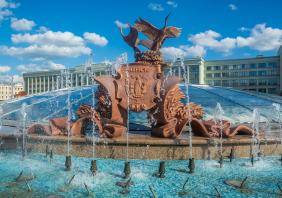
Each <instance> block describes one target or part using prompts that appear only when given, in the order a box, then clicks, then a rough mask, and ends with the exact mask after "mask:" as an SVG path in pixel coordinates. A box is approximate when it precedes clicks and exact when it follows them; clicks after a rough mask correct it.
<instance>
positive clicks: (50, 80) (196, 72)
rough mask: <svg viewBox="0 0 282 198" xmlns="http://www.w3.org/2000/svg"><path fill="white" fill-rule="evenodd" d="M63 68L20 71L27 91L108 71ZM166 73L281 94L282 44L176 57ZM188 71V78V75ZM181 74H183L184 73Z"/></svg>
mask: <svg viewBox="0 0 282 198" xmlns="http://www.w3.org/2000/svg"><path fill="white" fill-rule="evenodd" d="M87 65H90V66H84V65H80V66H78V67H75V68H71V69H69V72H68V74H66V71H67V70H53V71H46V72H30V73H25V74H23V77H24V83H25V85H24V89H25V91H26V92H27V94H35V93H40V92H45V91H51V90H56V89H62V88H65V87H67V82H68V81H67V79H69V83H70V86H72V87H75V86H84V85H91V84H92V76H93V75H92V74H95V75H96V76H98V75H104V74H111V73H112V68H111V65H110V64H87ZM166 73H169V74H172V75H177V76H179V77H185V76H187V77H186V79H189V83H193V84H208V85H211V86H224V87H233V88H236V89H241V90H249V91H257V92H265V93H271V94H281V90H282V47H280V49H279V51H278V53H277V55H276V56H268V57H264V56H257V57H255V58H243V59H229V60H204V59H203V58H193V59H185V60H184V61H183V64H181V61H180V60H177V61H176V62H174V64H173V65H172V66H171V67H170V68H168V69H167V70H166ZM188 73H189V78H188ZM184 75H185V76H184Z"/></svg>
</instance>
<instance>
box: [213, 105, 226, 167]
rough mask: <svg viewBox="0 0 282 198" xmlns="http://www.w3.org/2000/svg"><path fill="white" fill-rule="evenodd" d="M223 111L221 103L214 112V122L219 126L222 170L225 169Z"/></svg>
mask: <svg viewBox="0 0 282 198" xmlns="http://www.w3.org/2000/svg"><path fill="white" fill-rule="evenodd" d="M223 114H224V112H223V109H222V107H221V105H220V103H217V104H216V107H215V111H214V122H215V125H216V126H219V129H218V130H219V134H220V136H219V138H220V140H219V142H220V147H219V164H220V168H222V167H223V155H222V143H223V140H222V138H223Z"/></svg>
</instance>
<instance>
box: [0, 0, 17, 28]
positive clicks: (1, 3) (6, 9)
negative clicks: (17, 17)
mask: <svg viewBox="0 0 282 198" xmlns="http://www.w3.org/2000/svg"><path fill="white" fill-rule="evenodd" d="M19 5H20V4H19V3H14V2H12V1H6V0H0V24H1V22H2V21H3V20H6V19H9V17H10V16H12V15H13V12H12V11H11V9H15V8H17V7H18V6H19Z"/></svg>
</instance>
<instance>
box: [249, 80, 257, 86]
mask: <svg viewBox="0 0 282 198" xmlns="http://www.w3.org/2000/svg"><path fill="white" fill-rule="evenodd" d="M256 85H257V81H256V80H255V79H250V80H249V86H256Z"/></svg>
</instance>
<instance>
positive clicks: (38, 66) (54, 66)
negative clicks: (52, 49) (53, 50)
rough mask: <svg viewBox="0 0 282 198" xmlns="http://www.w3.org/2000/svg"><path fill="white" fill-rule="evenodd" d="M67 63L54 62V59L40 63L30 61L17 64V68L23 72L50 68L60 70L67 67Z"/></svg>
mask: <svg viewBox="0 0 282 198" xmlns="http://www.w3.org/2000/svg"><path fill="white" fill-rule="evenodd" d="M65 68H66V67H65V65H63V64H59V63H54V62H53V61H43V62H39V63H29V64H21V65H18V66H17V70H18V71H19V72H21V73H25V72H31V71H48V70H58V69H65Z"/></svg>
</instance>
